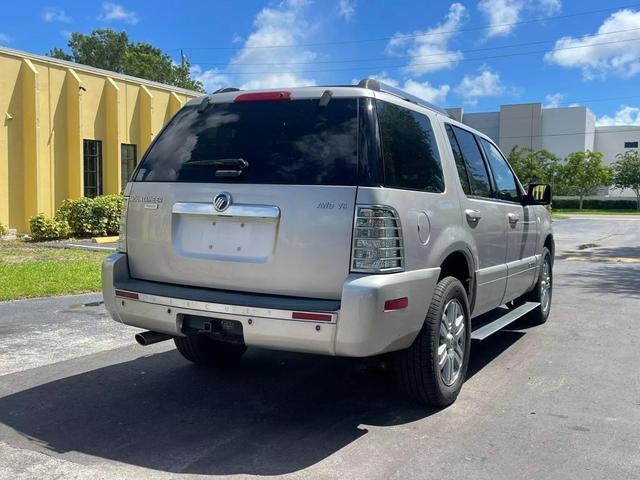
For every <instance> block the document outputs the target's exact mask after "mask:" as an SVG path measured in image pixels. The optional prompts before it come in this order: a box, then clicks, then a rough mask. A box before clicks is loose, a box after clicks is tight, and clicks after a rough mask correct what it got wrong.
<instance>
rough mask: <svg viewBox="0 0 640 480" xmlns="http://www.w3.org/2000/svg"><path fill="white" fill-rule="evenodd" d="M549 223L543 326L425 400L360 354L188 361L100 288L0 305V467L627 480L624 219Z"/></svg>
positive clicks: (637, 399) (635, 294)
mask: <svg viewBox="0 0 640 480" xmlns="http://www.w3.org/2000/svg"><path fill="white" fill-rule="evenodd" d="M554 229H555V234H556V242H557V255H556V264H555V272H554V274H555V287H554V297H553V308H552V314H551V318H550V320H549V322H547V324H546V325H543V326H541V327H536V328H525V327H524V326H523V325H516V328H514V329H512V330H509V331H502V332H500V333H498V334H497V335H495V336H494V337H491V338H490V339H488V340H485V341H484V342H482V343H477V344H473V346H472V358H471V365H470V372H469V379H468V381H467V383H466V384H465V386H464V388H463V390H462V393H461V395H460V397H459V398H458V400H457V402H456V403H455V404H454V405H453V406H451V407H449V408H447V409H444V410H441V411H437V410H431V409H427V408H423V407H419V406H416V405H413V404H411V403H409V402H407V401H404V400H402V399H401V398H400V397H399V395H398V393H397V392H396V390H395V387H394V384H393V377H392V376H391V375H389V374H388V373H387V372H385V371H381V370H379V369H376V368H371V366H370V365H369V364H368V363H367V362H364V361H359V360H350V359H340V358H326V357H315V356H309V355H302V354H293V353H282V352H270V351H266V350H255V351H251V352H250V353H249V354H248V355H247V356H246V357H245V358H244V359H243V362H242V363H241V365H240V366H239V367H237V368H236V369H233V370H227V371H211V370H206V369H200V368H196V367H194V366H192V365H190V364H189V363H188V362H186V361H185V360H183V359H182V357H180V356H179V354H178V353H177V352H175V351H174V350H173V348H172V344H171V343H169V342H165V343H161V344H157V345H153V346H151V347H145V348H143V347H139V346H138V345H137V344H135V342H134V340H133V333H134V332H135V329H133V328H128V327H124V326H122V325H119V324H116V323H115V322H112V321H111V320H109V319H108V318H107V316H106V313H105V311H104V309H103V307H102V306H101V305H99V304H96V303H95V302H98V301H99V300H100V296H99V295H82V296H72V297H61V298H56V299H42V300H27V301H20V302H6V303H0V478H3V479H4V478H7V479H9V478H11V479H22V478H25V479H26V478H65V479H67V478H91V479H96V478H105V479H107V478H109V479H111V478H128V479H131V478H161V479H162V478H191V477H192V476H193V477H198V478H201V476H234V478H239V477H240V478H242V477H245V476H247V477H248V476H253V475H259V476H280V475H282V476H286V477H287V478H305V479H306V478H322V479H325V478H327V479H328V478H349V479H367V480H371V479H405V478H448V479H457V478H460V479H462V478H464V479H467V478H473V479H493V480H495V479H510V480H511V479H521V478H522V479H524V478H526V479H545V480H548V479H575V478H580V479H602V478H607V479H608V480H612V479H625V480H626V479H633V478H640V347H639V345H640V333H639V330H638V325H639V324H640V216H638V217H636V216H634V217H615V218H613V219H599V218H597V217H595V218H581V219H566V220H560V221H557V222H556V223H555V224H554Z"/></svg>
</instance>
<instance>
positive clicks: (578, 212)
mask: <svg viewBox="0 0 640 480" xmlns="http://www.w3.org/2000/svg"><path fill="white" fill-rule="evenodd" d="M553 214H554V215H556V214H557V215H640V211H637V210H573V209H571V210H570V209H560V208H554V209H553Z"/></svg>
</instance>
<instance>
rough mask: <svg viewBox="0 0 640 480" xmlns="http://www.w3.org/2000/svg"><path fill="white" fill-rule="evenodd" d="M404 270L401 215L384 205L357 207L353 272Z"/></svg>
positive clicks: (352, 255)
mask: <svg viewBox="0 0 640 480" xmlns="http://www.w3.org/2000/svg"><path fill="white" fill-rule="evenodd" d="M402 270H404V247H403V245H402V227H401V226H400V217H399V216H398V213H397V212H396V211H395V210H394V209H393V208H391V207H387V206H384V205H371V206H369V205H367V206H358V207H357V208H356V219H355V224H354V227H353V249H352V252H351V271H352V272H367V273H383V272H399V271H402Z"/></svg>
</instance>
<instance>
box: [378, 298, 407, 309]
mask: <svg viewBox="0 0 640 480" xmlns="http://www.w3.org/2000/svg"><path fill="white" fill-rule="evenodd" d="M408 306H409V299H408V298H407V297H402V298H396V299H394V300H387V301H386V302H384V311H385V312H387V311H389V310H402V309H403V308H407V307H408Z"/></svg>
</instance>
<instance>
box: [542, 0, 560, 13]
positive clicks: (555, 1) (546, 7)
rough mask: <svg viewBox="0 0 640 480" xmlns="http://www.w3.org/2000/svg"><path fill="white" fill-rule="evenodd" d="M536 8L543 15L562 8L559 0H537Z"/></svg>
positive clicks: (556, 11)
mask: <svg viewBox="0 0 640 480" xmlns="http://www.w3.org/2000/svg"><path fill="white" fill-rule="evenodd" d="M537 6H538V9H539V10H540V12H541V13H542V14H543V15H546V16H549V15H554V14H556V13H558V12H559V11H560V10H562V1H561V0H538V5H537Z"/></svg>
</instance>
